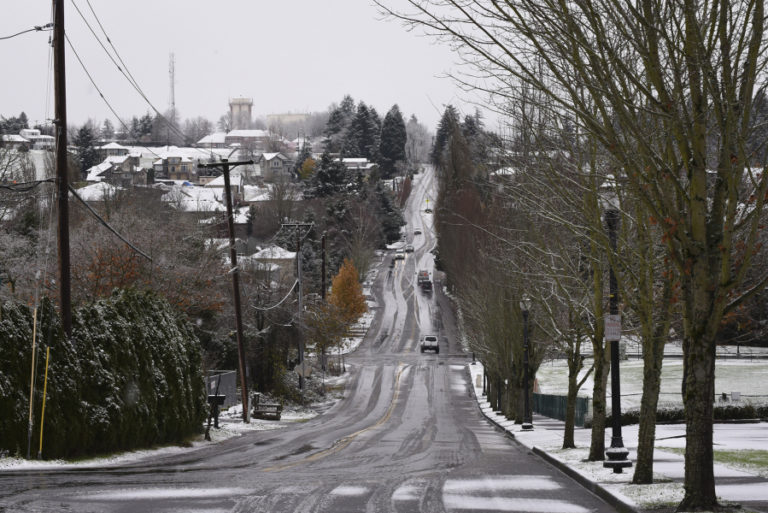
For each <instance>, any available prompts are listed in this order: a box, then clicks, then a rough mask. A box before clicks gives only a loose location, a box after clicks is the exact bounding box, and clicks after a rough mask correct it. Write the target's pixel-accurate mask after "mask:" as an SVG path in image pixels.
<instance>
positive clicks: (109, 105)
mask: <svg viewBox="0 0 768 513" xmlns="http://www.w3.org/2000/svg"><path fill="white" fill-rule="evenodd" d="M64 38H65V39H66V40H67V44H68V45H69V48H70V49H71V50H72V53H73V54H74V55H75V58H76V59H77V62H79V63H80V67H82V68H83V71H84V72H85V75H86V76H87V77H88V80H90V81H91V85H93V87H94V88H95V89H96V92H98V93H99V96H100V97H101V99H102V100H103V101H104V103H105V104H106V105H107V108H109V110H110V111H111V112H112V114H114V116H115V118H116V119H117V121H118V122H119V123H120V124H121V125H122V126H123V128H124V129H126V130H128V125H126V124H125V122H124V121H123V120H122V119H121V118H120V115H119V114H118V113H117V111H115V109H114V107H112V104H111V103H109V100H107V98H106V97H105V96H104V93H103V92H102V91H101V88H100V87H99V86H98V85H96V81H95V80H94V79H93V76H92V75H91V73H90V71H88V68H87V67H86V66H85V63H84V62H83V60H82V59H81V58H80V54H79V53H77V50H75V47H74V45H73V44H72V41H70V39H69V35H67V34H64ZM141 147H142V148H144V149H145V150H147V151H148V152H150V153H151V154H152V155H154V156H155V157H157V158H162V157H161V156H160V155H158V154H157V153H155V152H154V151H153V150H152V149H151V148H148V147H146V146H141Z"/></svg>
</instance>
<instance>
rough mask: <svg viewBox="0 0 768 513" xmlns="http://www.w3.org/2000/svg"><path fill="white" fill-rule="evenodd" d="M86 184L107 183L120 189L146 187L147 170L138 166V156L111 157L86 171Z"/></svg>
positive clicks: (148, 177)
mask: <svg viewBox="0 0 768 513" xmlns="http://www.w3.org/2000/svg"><path fill="white" fill-rule="evenodd" d="M85 180H86V181H87V182H108V183H111V184H112V185H117V186H120V187H131V186H133V185H147V183H148V182H151V178H150V173H149V170H148V169H146V168H145V167H143V166H141V165H139V155H138V154H129V155H113V156H111V157H107V158H106V159H104V162H102V163H101V164H97V165H95V166H93V167H91V168H89V169H87V170H86V179H85Z"/></svg>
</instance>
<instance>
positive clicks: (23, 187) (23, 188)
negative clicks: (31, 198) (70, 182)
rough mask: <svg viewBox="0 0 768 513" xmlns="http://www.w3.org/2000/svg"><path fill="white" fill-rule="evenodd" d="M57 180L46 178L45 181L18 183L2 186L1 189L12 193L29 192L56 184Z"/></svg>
mask: <svg viewBox="0 0 768 513" xmlns="http://www.w3.org/2000/svg"><path fill="white" fill-rule="evenodd" d="M55 181H56V179H55V178H46V179H45V180H33V181H31V182H18V183H13V184H10V185H8V184H0V189H5V190H8V191H11V192H29V191H31V190H32V189H34V188H35V187H38V186H39V185H40V184H44V183H50V182H55Z"/></svg>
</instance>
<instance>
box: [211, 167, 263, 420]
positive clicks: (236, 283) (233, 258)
mask: <svg viewBox="0 0 768 513" xmlns="http://www.w3.org/2000/svg"><path fill="white" fill-rule="evenodd" d="M248 164H253V161H252V160H244V161H240V162H229V160H227V159H222V160H221V162H220V163H218V162H216V163H212V164H199V165H198V167H202V168H211V167H215V168H219V167H220V168H221V169H222V171H223V173H224V197H225V198H226V201H227V229H228V231H229V260H230V263H231V269H230V271H229V272H230V273H231V274H232V296H233V300H234V303H235V326H236V328H237V359H238V364H239V368H240V395H241V399H242V401H243V422H246V423H247V422H248V381H247V380H246V376H245V368H246V367H245V345H244V342H243V339H244V336H243V316H242V313H241V307H240V269H239V268H238V267H237V250H236V249H235V220H234V215H233V213H232V190H231V189H230V186H229V183H230V182H229V168H230V166H232V167H235V166H243V165H248Z"/></svg>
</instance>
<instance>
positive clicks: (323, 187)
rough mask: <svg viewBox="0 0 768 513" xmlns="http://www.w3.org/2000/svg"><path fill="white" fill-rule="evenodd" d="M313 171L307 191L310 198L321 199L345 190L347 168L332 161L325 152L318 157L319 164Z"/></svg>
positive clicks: (347, 179) (347, 177)
mask: <svg viewBox="0 0 768 513" xmlns="http://www.w3.org/2000/svg"><path fill="white" fill-rule="evenodd" d="M315 169H316V171H315V174H314V175H313V177H312V186H311V188H310V190H308V191H307V193H308V194H309V196H310V197H313V196H314V197H317V198H323V197H326V196H333V195H334V194H338V193H340V192H343V191H345V190H346V188H347V184H348V183H349V173H348V172H347V168H346V167H345V166H344V164H342V163H341V162H339V161H338V160H335V159H333V158H332V157H331V155H330V154H329V153H328V152H327V151H326V152H323V154H322V155H321V156H320V162H318V163H317V166H316V168H315Z"/></svg>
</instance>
